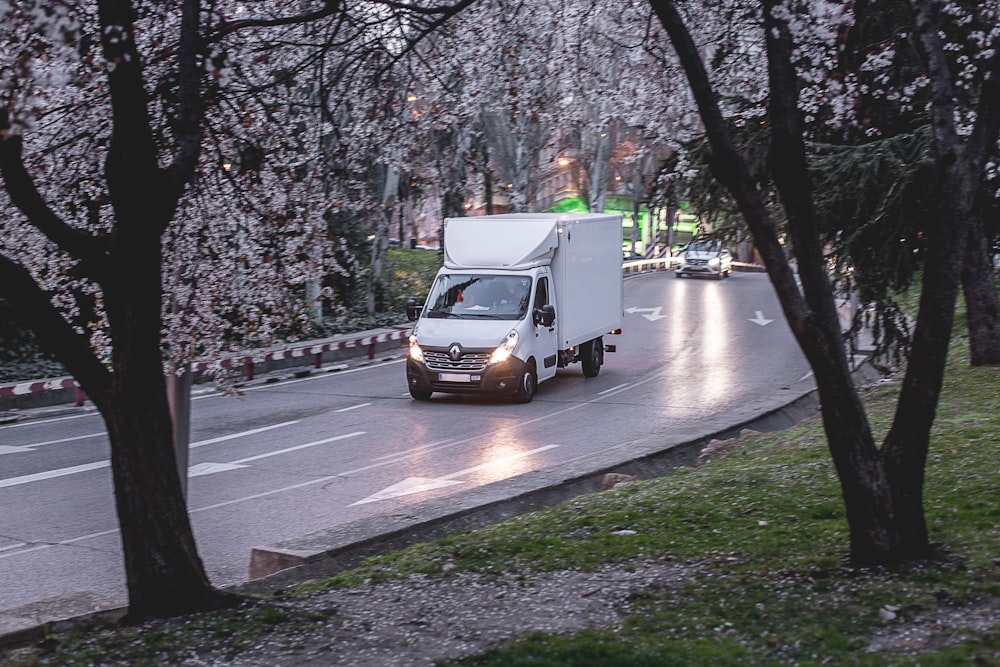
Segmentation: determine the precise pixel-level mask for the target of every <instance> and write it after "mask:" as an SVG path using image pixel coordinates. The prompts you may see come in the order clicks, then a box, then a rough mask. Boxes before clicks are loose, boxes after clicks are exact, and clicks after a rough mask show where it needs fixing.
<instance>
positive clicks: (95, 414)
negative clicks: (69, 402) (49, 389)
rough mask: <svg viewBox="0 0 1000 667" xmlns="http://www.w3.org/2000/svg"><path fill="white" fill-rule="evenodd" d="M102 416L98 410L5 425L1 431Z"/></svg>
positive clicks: (0, 428)
mask: <svg viewBox="0 0 1000 667" xmlns="http://www.w3.org/2000/svg"><path fill="white" fill-rule="evenodd" d="M100 416H101V413H99V412H97V411H96V410H91V411H90V412H86V413H83V414H79V415H69V416H65V417H49V418H48V419H33V420H31V421H26V422H17V423H15V424H5V425H4V426H0V431H3V430H4V429H8V428H24V427H25V426H38V425H41V424H53V423H55V422H63V421H66V420H67V419H82V418H84V417H100Z"/></svg>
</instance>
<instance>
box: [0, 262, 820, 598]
mask: <svg viewBox="0 0 1000 667" xmlns="http://www.w3.org/2000/svg"><path fill="white" fill-rule="evenodd" d="M625 305H626V313H627V314H626V316H625V322H624V332H623V334H622V335H621V336H615V337H609V338H607V339H606V342H609V343H614V344H616V345H617V348H618V351H617V352H616V353H613V354H607V355H606V356H605V366H604V367H603V369H602V371H601V373H600V375H599V376H598V377H596V378H589V379H588V378H584V377H583V375H582V372H581V370H580V367H579V364H575V365H574V366H571V367H570V368H567V369H563V370H561V371H560V372H559V373H558V374H557V376H556V377H555V378H554V379H552V380H550V381H548V382H545V383H543V384H542V385H541V386H540V388H539V393H538V396H537V398H536V399H535V400H534V402H532V403H530V404H527V405H515V404H512V403H510V402H508V401H505V400H491V399H480V398H470V397H459V396H448V395H443V394H435V395H434V396H433V397H432V399H431V400H430V401H426V402H419V401H413V400H412V399H411V398H410V396H409V394H408V392H407V390H406V383H405V373H404V368H403V363H402V349H401V350H400V352H399V354H398V355H397V356H396V358H389V359H386V358H383V359H381V360H380V361H378V362H376V363H373V364H370V365H358V366H355V367H352V368H348V369H346V370H340V371H338V372H326V373H320V374H314V375H312V376H309V377H306V378H301V379H295V380H290V381H282V382H275V383H261V384H257V385H255V386H253V387H249V388H247V390H246V391H245V394H244V396H243V397H242V398H239V399H236V398H233V397H229V396H221V395H218V394H215V393H197V395H196V396H195V398H194V403H193V410H192V437H191V440H192V450H191V456H190V464H191V471H190V475H191V477H190V480H189V488H190V490H189V506H190V510H191V515H192V520H193V523H194V526H195V531H196V536H197V539H198V545H199V549H200V552H201V555H202V558H203V559H204V561H205V564H206V567H207V569H208V572H209V576H210V577H211V579H212V580H213V582H215V583H217V584H230V583H237V582H240V581H243V580H245V579H246V576H247V567H248V561H249V553H250V549H251V548H253V547H256V546H261V545H267V544H273V543H276V542H280V541H282V540H287V539H291V538H295V537H298V536H300V535H304V534H307V533H310V532H313V531H317V530H321V529H324V528H328V527H330V526H335V525H338V524H342V523H345V522H349V521H354V520H359V519H364V518H367V517H375V516H386V515H392V514H394V513H401V512H405V511H406V508H407V506H408V505H410V504H411V503H414V502H418V501H422V500H426V499H428V498H435V497H446V496H447V495H449V494H453V493H455V492H456V491H458V490H462V489H469V488H471V487H474V486H476V485H482V484H487V483H490V482H497V481H500V480H505V479H509V478H513V477H516V476H517V475H520V474H522V473H526V472H529V471H533V470H540V469H544V468H549V467H553V466H561V465H567V464H568V463H569V462H572V461H575V460H578V459H580V458H581V457H585V456H587V455H588V454H590V453H593V452H596V451H599V450H601V449H602V448H607V447H610V446H615V445H619V444H621V443H623V442H624V443H627V442H630V441H632V440H636V439H639V438H649V437H650V436H657V437H662V438H663V440H664V443H669V442H671V441H673V440H676V437H677V434H678V433H684V432H686V431H688V430H690V427H692V426H697V425H704V424H705V423H708V422H713V421H717V422H719V423H722V422H725V421H726V420H732V419H733V416H734V415H737V414H739V415H746V414H751V413H753V411H754V410H755V409H756V407H757V406H760V405H763V404H764V402H765V399H767V400H768V401H773V397H774V396H775V395H776V394H781V393H782V392H789V393H791V392H792V391H793V390H795V389H799V388H801V387H802V386H804V385H806V386H811V385H812V379H811V375H810V374H809V369H808V365H807V363H806V361H805V359H804V358H803V357H802V355H801V353H800V352H799V351H798V348H797V346H796V345H795V343H794V341H793V339H792V336H791V333H790V332H789V330H788V327H787V325H786V324H785V322H784V320H783V318H782V317H781V315H780V311H779V309H778V305H777V301H776V299H775V297H774V295H773V292H772V289H771V286H770V284H769V282H768V281H767V278H766V276H764V275H763V274H752V273H737V274H734V275H733V276H732V277H731V278H729V279H727V280H724V281H713V280H700V279H677V278H674V277H673V275H672V274H668V273H655V274H642V275H639V276H634V277H630V278H628V279H627V280H626V287H625ZM107 459H108V442H107V437H106V434H105V432H104V429H103V424H102V422H101V420H100V418H99V416H97V415H96V414H94V413H93V412H87V411H80V412H78V413H76V414H71V415H66V416H63V417H61V418H58V419H36V420H28V421H24V422H21V423H17V424H13V425H9V426H3V427H0V464H2V467H0V505H2V506H3V508H4V512H3V513H2V515H0V611H3V612H8V613H11V614H14V615H17V614H21V613H22V612H23V613H24V615H28V614H29V608H30V612H31V613H36V612H37V611H38V609H40V608H43V607H46V606H48V607H57V608H58V607H61V608H73V609H77V610H80V611H83V610H85V609H86V608H100V607H111V606H120V605H122V604H124V602H125V589H124V572H123V568H122V564H121V553H120V545H119V539H118V533H117V520H116V516H115V512H114V505H113V498H112V489H111V474H110V469H109V467H108V463H107ZM24 606H28V607H29V608H25V607H24Z"/></svg>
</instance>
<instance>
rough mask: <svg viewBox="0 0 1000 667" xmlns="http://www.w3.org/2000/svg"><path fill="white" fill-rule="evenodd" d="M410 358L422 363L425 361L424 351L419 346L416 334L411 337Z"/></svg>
mask: <svg viewBox="0 0 1000 667" xmlns="http://www.w3.org/2000/svg"><path fill="white" fill-rule="evenodd" d="M410 358H411V359H413V360H414V361H419V362H421V363H423V361H424V351H423V350H421V349H420V346H419V345H417V336H416V335H415V334H412V335H410Z"/></svg>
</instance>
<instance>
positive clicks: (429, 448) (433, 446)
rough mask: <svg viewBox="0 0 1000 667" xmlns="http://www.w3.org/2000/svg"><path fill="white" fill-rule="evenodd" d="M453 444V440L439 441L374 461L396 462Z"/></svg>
mask: <svg viewBox="0 0 1000 667" xmlns="http://www.w3.org/2000/svg"><path fill="white" fill-rule="evenodd" d="M449 443H451V439H450V438H447V439H445V440H438V441H437V442H432V443H430V444H429V445H419V446H417V447H411V448H410V449H404V450H403V451H401V452H393V453H392V454H383V455H382V456H376V457H375V458H373V459H372V461H382V460H385V459H392V460H394V461H397V460H399V457H400V456H407V455H409V454H416V453H417V452H420V453H426V452H432V451H434V450H435V449H438V448H439V447H444V446H445V445H448V444H449Z"/></svg>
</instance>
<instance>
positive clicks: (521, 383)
mask: <svg viewBox="0 0 1000 667" xmlns="http://www.w3.org/2000/svg"><path fill="white" fill-rule="evenodd" d="M537 392H538V376H537V375H536V374H535V365H534V364H533V363H527V364H525V365H524V371H522V372H521V378H520V379H519V380H518V382H517V391H516V392H514V402H515V403H531V399H533V398H534V397H535V394H536V393H537Z"/></svg>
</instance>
